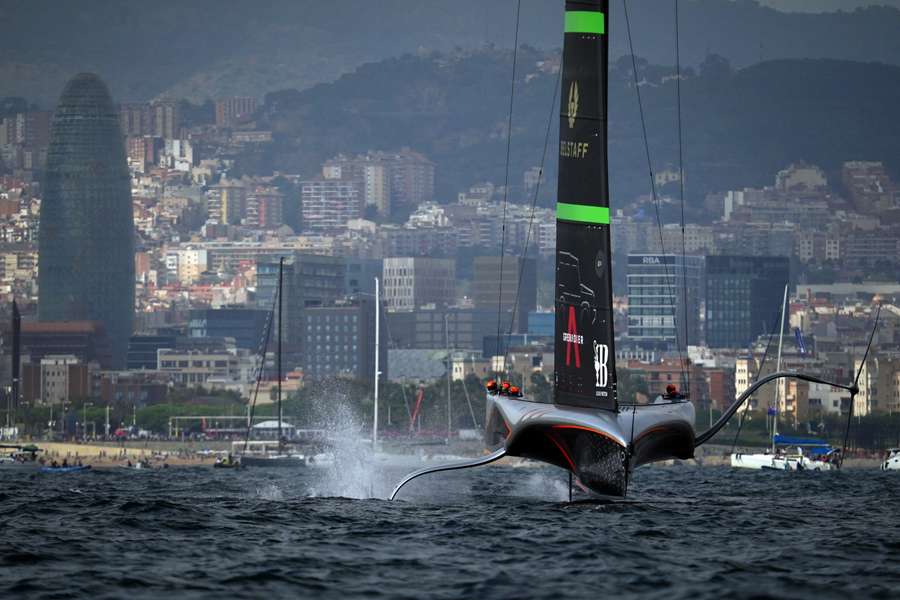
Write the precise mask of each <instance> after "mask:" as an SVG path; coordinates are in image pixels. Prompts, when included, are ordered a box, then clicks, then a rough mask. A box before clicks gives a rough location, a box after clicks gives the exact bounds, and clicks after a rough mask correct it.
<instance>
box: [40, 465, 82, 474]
mask: <svg viewBox="0 0 900 600" xmlns="http://www.w3.org/2000/svg"><path fill="white" fill-rule="evenodd" d="M90 468H91V465H73V466H71V467H42V468H41V473H77V472H79V471H88V470H90Z"/></svg>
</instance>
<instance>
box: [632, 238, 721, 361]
mask: <svg viewBox="0 0 900 600" xmlns="http://www.w3.org/2000/svg"><path fill="white" fill-rule="evenodd" d="M703 267H704V257H703V256H680V255H677V254H629V255H628V337H629V339H631V340H633V341H635V342H637V343H639V344H640V345H642V346H647V347H655V348H666V349H670V350H675V349H677V348H683V347H685V346H688V345H693V344H697V343H698V342H699V337H700V305H701V302H702V293H703V285H702V283H703ZM685 292H687V296H685ZM685 307H687V310H685Z"/></svg>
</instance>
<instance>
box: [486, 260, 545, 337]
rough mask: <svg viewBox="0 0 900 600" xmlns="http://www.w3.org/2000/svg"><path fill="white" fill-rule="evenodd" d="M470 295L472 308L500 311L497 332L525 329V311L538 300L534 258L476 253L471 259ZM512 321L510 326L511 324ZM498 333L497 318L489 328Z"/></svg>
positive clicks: (523, 331)
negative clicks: (473, 303) (472, 262)
mask: <svg viewBox="0 0 900 600" xmlns="http://www.w3.org/2000/svg"><path fill="white" fill-rule="evenodd" d="M472 295H473V299H474V301H475V308H477V309H480V310H491V309H493V310H494V312H495V315H496V312H497V311H498V303H499V311H500V313H501V316H500V318H501V322H500V333H501V334H502V333H509V332H510V331H511V332H512V333H525V332H527V331H528V313H530V312H532V311H533V310H534V309H535V307H536V303H537V275H536V267H535V260H534V259H533V258H522V257H519V256H506V257H504V259H503V262H502V269H501V261H500V257H499V256H479V257H476V258H475V261H474V278H473V282H472ZM510 324H512V327H510ZM491 330H492V331H493V332H494V335H496V333H497V319H496V316H495V318H494V325H493V327H492V328H491Z"/></svg>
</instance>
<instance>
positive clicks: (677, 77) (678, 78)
mask: <svg viewBox="0 0 900 600" xmlns="http://www.w3.org/2000/svg"><path fill="white" fill-rule="evenodd" d="M675 97H676V99H677V105H678V111H677V113H678V183H679V186H678V191H679V196H680V198H681V269H682V271H683V275H684V276H683V277H682V278H681V281H682V284H683V286H684V290H683V293H684V296H683V298H684V302H683V304H684V347H685V348H687V347H688V346H689V345H690V340H689V335H690V334H689V333H688V332H689V328H688V324H689V321H688V289H687V243H686V242H685V235H684V143H683V141H682V136H681V38H680V36H679V31H678V0H675ZM686 387H687V392H688V396H690V392H691V370H690V369H688V370H687V381H686Z"/></svg>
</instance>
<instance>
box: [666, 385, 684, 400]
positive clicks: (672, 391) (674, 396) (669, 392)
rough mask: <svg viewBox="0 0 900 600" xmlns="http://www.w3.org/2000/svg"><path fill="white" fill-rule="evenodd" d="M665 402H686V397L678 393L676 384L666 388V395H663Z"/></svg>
mask: <svg viewBox="0 0 900 600" xmlns="http://www.w3.org/2000/svg"><path fill="white" fill-rule="evenodd" d="M663 400H684V396H683V395H682V394H680V393H679V392H678V388H677V387H675V384H674V383H670V384H669V385H667V386H666V393H665V394H663Z"/></svg>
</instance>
